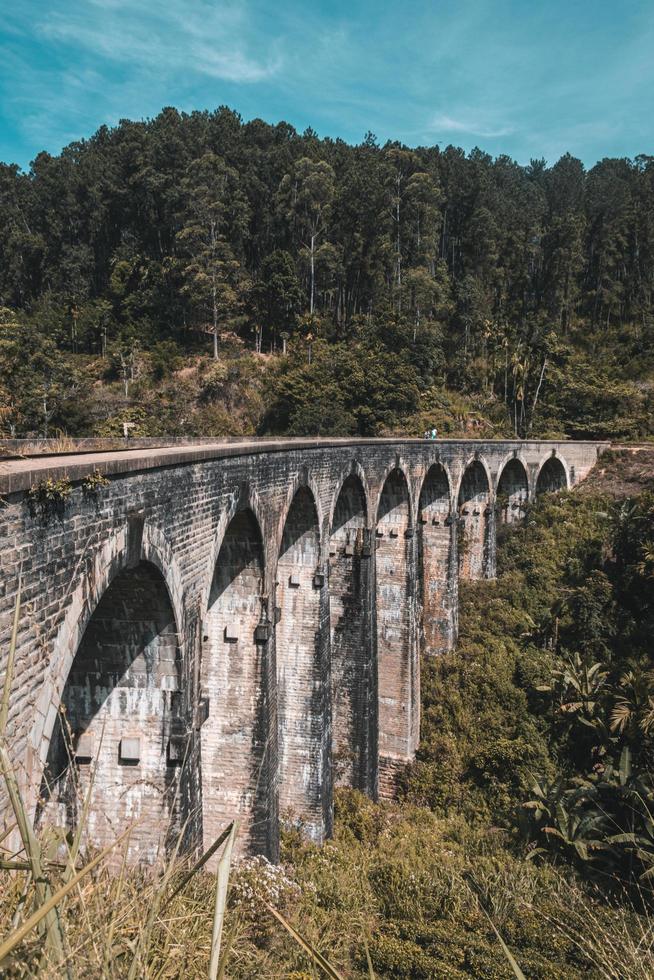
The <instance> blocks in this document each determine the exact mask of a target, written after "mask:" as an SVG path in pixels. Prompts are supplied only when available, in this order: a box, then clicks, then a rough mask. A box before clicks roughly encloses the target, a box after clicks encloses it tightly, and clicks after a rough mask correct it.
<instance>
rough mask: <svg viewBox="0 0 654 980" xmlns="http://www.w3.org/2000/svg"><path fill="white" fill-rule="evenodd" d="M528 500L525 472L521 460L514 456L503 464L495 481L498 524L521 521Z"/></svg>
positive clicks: (527, 483) (527, 482) (527, 481)
mask: <svg viewBox="0 0 654 980" xmlns="http://www.w3.org/2000/svg"><path fill="white" fill-rule="evenodd" d="M528 500H529V478H528V476H527V470H526V467H525V465H524V463H523V462H522V460H521V459H518V457H517V456H514V457H512V458H511V459H509V460H508V461H507V462H506V463H505V465H504V467H503V468H502V471H501V473H500V478H499V480H498V481H497V498H496V503H497V511H498V513H499V518H500V523H501V524H513V523H514V522H515V521H520V520H522V518H523V517H524V516H525V507H526V504H527V501H528Z"/></svg>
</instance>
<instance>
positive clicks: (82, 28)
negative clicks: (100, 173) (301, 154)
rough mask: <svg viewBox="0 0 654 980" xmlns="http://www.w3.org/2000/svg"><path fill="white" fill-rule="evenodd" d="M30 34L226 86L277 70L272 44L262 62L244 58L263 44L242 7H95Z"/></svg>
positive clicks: (61, 16)
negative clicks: (224, 83)
mask: <svg viewBox="0 0 654 980" xmlns="http://www.w3.org/2000/svg"><path fill="white" fill-rule="evenodd" d="M35 30H36V33H37V34H38V35H40V36H41V37H43V38H45V39H46V40H48V41H55V42H59V43H62V44H66V45H69V46H74V47H77V48H79V49H81V50H82V51H84V52H85V53H87V54H94V55H96V56H99V57H101V58H103V59H109V60H112V61H114V62H120V63H124V64H127V65H129V66H130V67H131V68H135V67H141V68H150V69H157V71H158V72H161V73H170V72H186V73H188V74H196V75H204V76H206V77H208V78H213V79H220V80H223V81H228V82H236V83H253V82H261V81H264V80H266V79H268V78H271V77H272V76H273V75H275V74H276V73H277V72H278V70H279V68H280V67H281V63H282V59H281V56H280V53H279V50H278V46H277V45H276V44H274V43H273V44H271V45H269V46H268V50H267V52H266V55H265V56H264V57H258V56H257V55H256V54H252V53H250V52H249V51H248V48H249V47H250V46H251V47H253V48H255V49H259V48H260V45H259V44H258V43H256V40H255V39H254V37H253V35H254V36H256V26H253V25H252V24H251V23H250V21H249V18H248V15H247V10H246V8H245V6H243V5H240V6H239V7H234V6H230V5H229V4H215V3H203V2H200V0H194V2H189V0H168V2H167V3H165V4H163V5H161V6H160V7H158V8H153V7H152V6H151V5H150V4H145V3H142V2H139V0H136V2H129V3H127V2H125V0H102V2H98V0H92V3H91V6H90V7H89V6H86V5H83V6H81V7H79V8H72V7H68V6H64V7H63V8H59V9H58V10H57V9H55V10H51V11H50V12H49V13H48V14H46V15H45V16H44V17H43V18H42V19H40V20H39V21H37V23H36V25H35ZM251 39H252V41H253V43H252V44H250V41H251Z"/></svg>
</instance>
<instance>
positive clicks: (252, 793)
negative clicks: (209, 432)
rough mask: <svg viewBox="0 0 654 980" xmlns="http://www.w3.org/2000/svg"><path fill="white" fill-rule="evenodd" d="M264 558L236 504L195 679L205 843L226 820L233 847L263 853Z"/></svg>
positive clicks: (267, 829) (250, 519)
mask: <svg viewBox="0 0 654 980" xmlns="http://www.w3.org/2000/svg"><path fill="white" fill-rule="evenodd" d="M264 577H265V557H264V547H263V540H262V535H261V528H260V526H259V523H258V521H257V519H256V517H255V515H254V513H253V512H252V510H251V509H250V508H249V507H243V508H241V509H239V510H237V511H236V513H235V514H234V516H233V517H232V518H231V520H230V522H229V524H228V525H227V528H226V530H225V533H224V534H223V537H222V541H221V546H220V551H219V552H218V556H217V558H216V564H215V568H214V572H213V577H212V581H211V586H210V590H209V597H208V603H207V611H206V616H205V622H204V631H203V633H204V635H203V656H202V668H201V686H202V691H203V692H204V694H205V696H207V697H208V699H209V714H208V718H207V720H206V721H205V723H204V725H203V726H202V728H201V758H202V772H203V794H202V809H203V815H202V826H203V832H204V839H205V844H206V845H207V846H209V845H210V844H211V843H212V842H213V841H214V840H215V839H216V838H217V837H218V835H219V834H220V832H221V830H222V829H224V827H225V826H226V824H227V823H229V822H230V821H231V820H234V819H238V820H239V822H240V825H241V833H240V835H239V836H240V838H241V843H240V849H241V850H242V851H245V852H250V853H265V854H268V853H270V849H271V839H272V836H273V834H274V830H273V828H272V827H271V820H270V808H269V805H268V800H269V782H270V779H269V765H270V761H269V752H268V751H267V748H268V741H269V740H268V728H269V719H268V717H267V711H266V708H267V705H268V701H269V699H268V698H267V690H266V685H267V666H268V656H269V643H268V641H269V638H270V632H271V630H270V623H269V618H268V612H269V611H268V603H267V599H266V597H265V595H264Z"/></svg>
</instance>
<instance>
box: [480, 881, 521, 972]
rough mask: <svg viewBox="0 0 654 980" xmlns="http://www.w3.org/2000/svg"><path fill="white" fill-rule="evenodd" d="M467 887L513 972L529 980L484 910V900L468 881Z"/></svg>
mask: <svg viewBox="0 0 654 980" xmlns="http://www.w3.org/2000/svg"><path fill="white" fill-rule="evenodd" d="M466 885H467V886H468V889H469V891H470V892H471V893H472V894H473V895H474V896H475V898H476V899H477V904H478V905H479V908H480V909H481V910H482V912H483V913H484V915H485V916H486V918H487V919H488V921H489V923H490V927H491V929H492V930H493V932H494V933H495V935H496V936H497V939H498V941H499V944H500V946H501V947H502V952H503V953H504V955H505V956H506V958H507V960H508V963H509V966H510V967H511V969H512V970H513V972H514V974H515V976H516V978H517V980H527V978H526V976H525V975H524V973H523V972H522V970H521V969H520V967H519V966H518V962H517V960H516V958H515V956H514V955H513V953H512V952H511V950H510V949H509V947H508V946H507V945H506V943H505V942H504V940H503V939H502V937H501V935H500V933H499V930H498V929H497V927H496V925H495V923H494V922H493V920H492V919H491V917H490V915H489V914H488V912H487V911H486V909H485V908H484V903H483V902H482V900H481V899H480V897H479V895H478V894H477V890H476V889H475V888H473V887H471V886H470V884H468V882H467V881H466Z"/></svg>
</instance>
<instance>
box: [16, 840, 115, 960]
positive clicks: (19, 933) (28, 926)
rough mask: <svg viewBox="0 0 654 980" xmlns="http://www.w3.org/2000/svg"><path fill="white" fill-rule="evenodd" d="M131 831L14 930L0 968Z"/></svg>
mask: <svg viewBox="0 0 654 980" xmlns="http://www.w3.org/2000/svg"><path fill="white" fill-rule="evenodd" d="M131 830H132V828H131V827H128V828H127V830H126V831H124V832H123V833H122V834H121V835H120V837H117V838H116V840H115V841H114V842H113V843H112V844H109V846H108V847H105V848H104V850H102V851H100V853H99V854H97V855H96V856H95V857H94V858H93V860H92V861H89V863H88V864H87V865H86V866H85V867H83V868H82V869H81V871H78V872H77V874H75V875H74V876H73V877H72V878H71V879H70V881H67V882H66V884H65V885H62V886H61V888H58V889H57V891H56V892H54V894H52V895H51V896H50V898H48V899H47V901H46V902H44V903H43V905H41V906H40V907H39V908H38V909H37V910H36V912H34V913H32V915H30V917H29V919H26V920H25V922H23V924H22V926H20V927H19V928H18V929H16V931H15V932H13V933H12V934H11V935H10V936H8V937H7V939H5V941H4V942H3V943H2V945H0V967H1V966H2V963H3V962H4V960H5V959H6V958H7V956H8V955H9V953H11V951H12V950H13V949H15V948H16V946H17V945H18V944H19V943H20V942H22V941H23V939H24V938H25V936H28V935H29V933H30V932H31V931H32V929H35V928H36V926H37V925H38V924H39V922H41V921H42V919H43V918H44V917H45V916H46V915H47V914H48V913H49V912H51V911H52V910H53V909H54V908H55V907H56V905H57V904H58V903H59V902H60V901H61V900H62V898H65V897H66V895H67V894H68V893H69V892H70V891H72V890H73V888H75V887H76V886H77V884H78V883H79V882H80V881H81V880H82V878H84V877H85V876H86V875H87V874H88V873H89V872H90V871H93V868H95V867H96V866H97V865H98V864H100V862H101V861H104V859H105V858H106V857H107V855H108V854H110V853H111V851H113V849H114V848H115V847H117V845H118V844H120V842H121V841H122V840H123V838H125V837H127V835H128V834H129V833H131Z"/></svg>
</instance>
